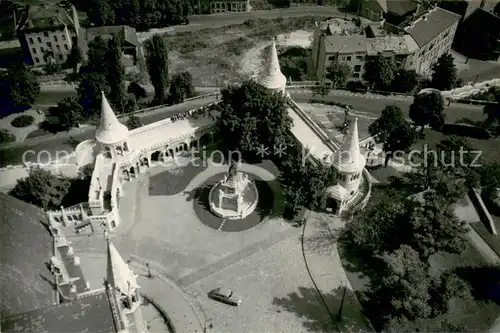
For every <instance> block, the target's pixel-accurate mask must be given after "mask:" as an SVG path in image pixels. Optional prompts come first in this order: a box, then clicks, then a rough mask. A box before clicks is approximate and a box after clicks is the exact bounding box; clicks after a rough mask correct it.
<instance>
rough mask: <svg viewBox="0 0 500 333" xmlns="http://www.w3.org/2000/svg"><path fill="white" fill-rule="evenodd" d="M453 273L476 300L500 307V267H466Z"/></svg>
mask: <svg viewBox="0 0 500 333" xmlns="http://www.w3.org/2000/svg"><path fill="white" fill-rule="evenodd" d="M454 271H455V273H457V274H458V276H460V277H461V278H462V279H464V280H465V281H466V282H467V283H468V284H469V285H470V287H471V293H472V296H473V297H474V298H475V299H476V300H482V301H493V302H495V303H496V304H499V305H500V283H499V282H500V267H498V266H493V265H487V266H479V265H478V266H466V267H458V268H456V269H455V270H454Z"/></svg>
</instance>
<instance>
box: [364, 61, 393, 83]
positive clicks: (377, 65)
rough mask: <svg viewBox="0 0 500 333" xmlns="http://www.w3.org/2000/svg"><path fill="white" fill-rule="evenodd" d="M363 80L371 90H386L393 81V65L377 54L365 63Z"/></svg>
mask: <svg viewBox="0 0 500 333" xmlns="http://www.w3.org/2000/svg"><path fill="white" fill-rule="evenodd" d="M363 79H364V80H365V81H366V82H368V84H369V86H370V87H371V88H372V89H376V90H383V91H384V90H387V89H388V88H389V87H390V86H391V83H392V81H393V80H394V64H393V63H392V62H391V60H390V59H388V58H385V57H383V56H382V55H381V54H378V55H377V56H376V57H375V58H374V59H372V60H370V61H367V62H366V63H365V72H364V73H363Z"/></svg>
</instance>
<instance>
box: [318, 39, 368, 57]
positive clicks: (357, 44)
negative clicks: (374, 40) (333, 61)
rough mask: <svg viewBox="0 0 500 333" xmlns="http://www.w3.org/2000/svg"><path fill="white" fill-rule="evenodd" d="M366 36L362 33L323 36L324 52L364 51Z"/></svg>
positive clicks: (366, 42) (366, 41)
mask: <svg viewBox="0 0 500 333" xmlns="http://www.w3.org/2000/svg"><path fill="white" fill-rule="evenodd" d="M367 44H368V38H366V36H364V35H347V36H346V35H333V36H325V51H326V53H355V52H366V48H367Z"/></svg>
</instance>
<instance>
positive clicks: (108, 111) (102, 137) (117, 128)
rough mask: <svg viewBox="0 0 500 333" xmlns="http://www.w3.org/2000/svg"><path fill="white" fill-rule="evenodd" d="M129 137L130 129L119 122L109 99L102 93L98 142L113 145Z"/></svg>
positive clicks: (96, 135)
mask: <svg viewBox="0 0 500 333" xmlns="http://www.w3.org/2000/svg"><path fill="white" fill-rule="evenodd" d="M127 136H128V128H127V127H126V126H125V125H123V124H122V123H120V122H119V121H118V119H117V118H116V115H115V113H114V112H113V109H112V108H111V106H110V105H109V102H108V99H107V98H106V96H105V95H104V92H102V102H101V120H100V123H99V128H98V129H97V132H96V133H95V138H96V140H97V141H99V142H101V143H104V144H113V143H117V142H121V141H123V140H125V139H126V138H127Z"/></svg>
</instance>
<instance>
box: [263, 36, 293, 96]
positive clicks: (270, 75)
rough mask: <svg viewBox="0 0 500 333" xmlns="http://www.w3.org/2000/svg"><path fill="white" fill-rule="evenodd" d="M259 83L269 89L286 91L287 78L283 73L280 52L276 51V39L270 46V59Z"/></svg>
mask: <svg viewBox="0 0 500 333" xmlns="http://www.w3.org/2000/svg"><path fill="white" fill-rule="evenodd" d="M259 83H260V84H261V85H263V86H264V87H266V88H268V89H284V88H285V86H286V77H285V75H283V73H281V68H280V62H279V60H278V51H277V50H276V42H275V40H274V38H273V41H272V43H271V45H270V50H269V53H268V58H267V59H266V63H265V64H264V70H263V71H262V73H261V75H260V80H259Z"/></svg>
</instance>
